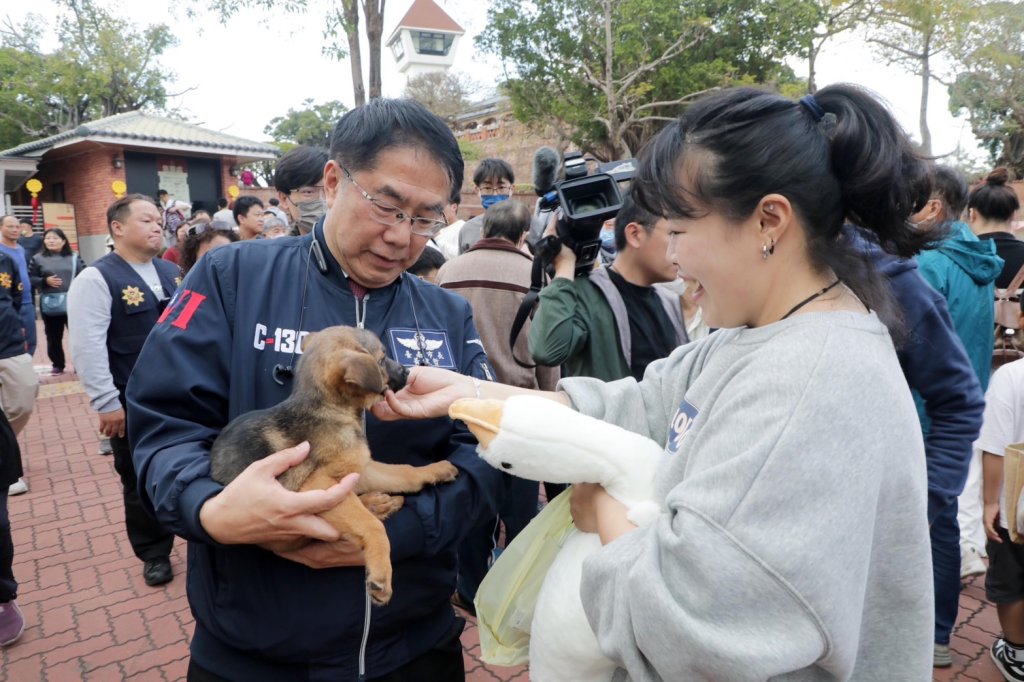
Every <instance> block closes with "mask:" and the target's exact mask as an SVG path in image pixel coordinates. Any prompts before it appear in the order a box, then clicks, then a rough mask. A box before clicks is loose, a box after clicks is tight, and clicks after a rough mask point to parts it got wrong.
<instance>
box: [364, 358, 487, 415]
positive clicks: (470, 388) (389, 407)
mask: <svg viewBox="0 0 1024 682" xmlns="http://www.w3.org/2000/svg"><path fill="white" fill-rule="evenodd" d="M475 396H476V388H475V387H474V385H473V378H472V377H468V376H466V375H464V374H459V373H458V372H451V371H448V370H446V369H438V368H436V367H413V368H412V369H411V370H410V371H409V378H408V380H407V381H406V384H405V388H403V389H402V390H400V391H399V392H398V393H394V392H392V391H388V392H387V393H385V395H384V400H382V401H381V402H379V403H377V404H376V405H374V406H373V408H372V409H371V411H372V412H373V414H374V416H375V417H377V418H378V419H381V420H384V421H394V420H397V419H427V418H430V417H446V416H448V406H449V405H451V404H452V403H453V402H455V401H456V400H458V399H459V398H472V397H475Z"/></svg>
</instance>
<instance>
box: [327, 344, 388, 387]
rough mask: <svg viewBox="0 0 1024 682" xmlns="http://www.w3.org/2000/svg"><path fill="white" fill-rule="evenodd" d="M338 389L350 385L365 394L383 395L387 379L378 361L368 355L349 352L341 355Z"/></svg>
mask: <svg viewBox="0 0 1024 682" xmlns="http://www.w3.org/2000/svg"><path fill="white" fill-rule="evenodd" d="M337 379H338V380H339V381H338V388H341V384H342V383H344V384H348V385H349V386H353V387H355V388H358V389H359V390H360V391H362V392H364V393H375V394H376V393H383V392H384V388H385V383H384V382H385V377H384V376H383V375H382V373H381V371H380V365H378V364H377V361H376V360H374V359H373V358H372V357H370V356H369V355H367V354H366V353H359V352H355V351H349V352H345V353H342V354H341V362H340V372H339V375H338V377H337Z"/></svg>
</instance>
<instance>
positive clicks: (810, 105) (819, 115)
mask: <svg viewBox="0 0 1024 682" xmlns="http://www.w3.org/2000/svg"><path fill="white" fill-rule="evenodd" d="M800 106H802V107H803V108H805V109H807V111H809V112H810V113H811V116H813V117H814V122H815V123H819V122H820V121H821V119H823V118H825V110H824V109H822V108H821V105H820V104H818V100H816V99H814V95H804V96H803V97H801V98H800Z"/></svg>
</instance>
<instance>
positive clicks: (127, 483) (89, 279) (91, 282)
mask: <svg viewBox="0 0 1024 682" xmlns="http://www.w3.org/2000/svg"><path fill="white" fill-rule="evenodd" d="M107 225H108V227H109V229H110V235H111V237H112V238H113V240H114V251H113V252H112V253H108V254H107V255H105V256H103V257H102V258H100V259H98V260H97V261H95V262H94V263H93V264H92V266H91V267H88V268H86V269H85V270H83V271H82V273H81V274H80V275H79V276H78V277H76V278H75V281H74V282H73V283H72V284H71V288H70V290H69V291H68V329H69V332H70V339H71V357H72V361H73V362H74V365H75V370H76V371H77V372H78V376H79V378H80V379H81V381H82V385H83V387H84V388H85V392H86V393H87V394H88V395H89V401H90V405H91V406H92V408H93V409H94V410H96V411H97V412H98V413H99V416H100V433H101V434H102V435H104V436H107V437H109V438H110V444H111V446H112V448H113V451H114V468H115V469H116V470H117V473H118V475H120V477H121V485H122V487H123V490H124V512H125V525H126V526H127V530H128V541H129V542H130V543H131V545H132V550H133V551H134V552H135V556H137V557H139V559H141V560H142V561H143V562H144V568H143V571H142V577H143V578H144V579H145V581H146V584H147V585H150V586H156V585H162V584H164V583H166V582H169V581H170V580H171V579H172V578H173V577H174V574H173V573H172V572H171V561H170V559H169V555H170V553H171V546H172V544H173V542H174V536H173V535H172V534H171V533H168V532H167V531H166V530H164V529H163V527H161V526H160V524H158V523H157V522H156V520H155V519H153V517H152V516H150V515H149V513H148V512H147V511H146V510H145V508H144V507H143V506H142V504H141V502H140V501H139V493H138V487H137V486H138V481H137V477H136V474H135V466H134V464H133V463H132V455H131V450H130V448H129V445H128V438H127V437H126V435H125V434H126V429H125V398H124V391H125V387H126V386H127V385H128V377H129V376H130V375H131V373H132V369H133V368H134V367H135V361H136V360H137V359H138V357H139V352H140V351H141V350H142V344H143V343H144V342H145V340H146V336H147V335H148V334H149V330H150V329H152V328H153V325H155V324H156V321H157V318H159V317H160V314H161V313H162V312H163V309H164V307H165V306H166V305H167V301H168V300H170V298H171V296H172V295H173V294H174V291H175V289H176V288H177V279H178V268H177V266H175V265H174V264H173V263H171V262H169V261H165V260H163V259H160V258H156V256H157V254H158V253H160V249H161V248H163V233H162V229H161V220H160V209H159V208H157V206H156V204H155V203H154V202H153V200H152V199H151V198H149V197H147V196H144V195H142V194H129V195H127V196H125V197H123V198H121V199H118V200H117V201H115V202H114V203H113V204H111V205H110V207H109V208H108V209H107ZM101 348H106V353H103V352H98V351H99V349H101ZM168 369H169V368H163V370H164V371H167V370H168ZM150 371H161V370H159V369H157V368H150Z"/></svg>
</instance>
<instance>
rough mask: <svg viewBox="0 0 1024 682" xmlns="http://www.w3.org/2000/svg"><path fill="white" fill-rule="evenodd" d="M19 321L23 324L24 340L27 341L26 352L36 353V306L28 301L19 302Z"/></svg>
mask: <svg viewBox="0 0 1024 682" xmlns="http://www.w3.org/2000/svg"><path fill="white" fill-rule="evenodd" d="M21 323H22V324H23V325H24V326H25V341H26V342H27V343H28V354H29V355H35V354H36V307H35V306H34V305H32V302H31V301H29V302H28V303H25V302H24V301H22V303H21Z"/></svg>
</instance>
